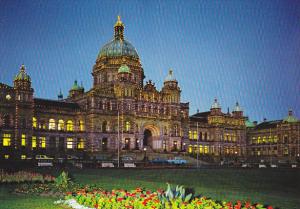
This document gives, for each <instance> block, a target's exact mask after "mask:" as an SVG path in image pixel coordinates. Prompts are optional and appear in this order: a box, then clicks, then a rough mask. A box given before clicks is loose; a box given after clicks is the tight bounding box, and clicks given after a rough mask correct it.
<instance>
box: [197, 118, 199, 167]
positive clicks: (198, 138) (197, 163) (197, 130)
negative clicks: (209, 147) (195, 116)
mask: <svg viewBox="0 0 300 209" xmlns="http://www.w3.org/2000/svg"><path fill="white" fill-rule="evenodd" d="M199 151H200V149H199V133H198V122H197V168H199Z"/></svg>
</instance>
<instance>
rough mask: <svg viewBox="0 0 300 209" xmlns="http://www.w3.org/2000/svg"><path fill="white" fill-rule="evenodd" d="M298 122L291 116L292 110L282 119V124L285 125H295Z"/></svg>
mask: <svg viewBox="0 0 300 209" xmlns="http://www.w3.org/2000/svg"><path fill="white" fill-rule="evenodd" d="M298 121H299V120H298V119H297V118H296V117H295V116H294V115H293V110H291V109H290V110H289V113H288V116H287V117H286V118H284V120H283V122H286V123H297V122H298Z"/></svg>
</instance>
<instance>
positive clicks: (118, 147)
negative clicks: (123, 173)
mask: <svg viewBox="0 0 300 209" xmlns="http://www.w3.org/2000/svg"><path fill="white" fill-rule="evenodd" d="M117 107H118V168H119V167H120V110H119V102H118V103H117Z"/></svg>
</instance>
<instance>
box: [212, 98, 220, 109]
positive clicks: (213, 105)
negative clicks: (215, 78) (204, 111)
mask: <svg viewBox="0 0 300 209" xmlns="http://www.w3.org/2000/svg"><path fill="white" fill-rule="evenodd" d="M211 109H221V106H220V104H219V102H218V100H217V98H215V100H214V103H213V104H212V105H211Z"/></svg>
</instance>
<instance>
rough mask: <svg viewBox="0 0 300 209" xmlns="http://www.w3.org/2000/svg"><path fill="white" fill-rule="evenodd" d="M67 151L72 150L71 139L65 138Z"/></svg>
mask: <svg viewBox="0 0 300 209" xmlns="http://www.w3.org/2000/svg"><path fill="white" fill-rule="evenodd" d="M67 149H73V139H72V138H67Z"/></svg>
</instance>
